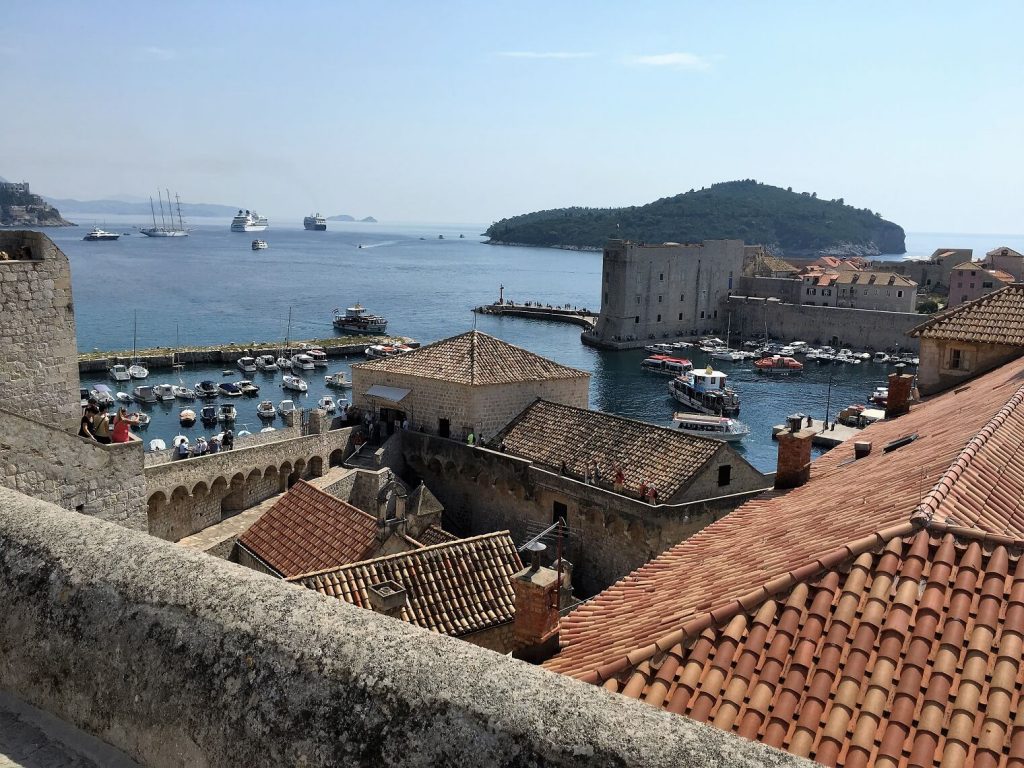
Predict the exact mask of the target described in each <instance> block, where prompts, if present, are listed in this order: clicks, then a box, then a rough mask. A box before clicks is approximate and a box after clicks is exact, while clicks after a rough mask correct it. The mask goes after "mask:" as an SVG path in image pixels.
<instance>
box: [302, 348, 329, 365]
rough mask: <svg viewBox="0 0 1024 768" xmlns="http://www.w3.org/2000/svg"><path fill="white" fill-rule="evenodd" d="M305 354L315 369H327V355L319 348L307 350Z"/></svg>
mask: <svg viewBox="0 0 1024 768" xmlns="http://www.w3.org/2000/svg"><path fill="white" fill-rule="evenodd" d="M306 354H307V355H308V356H309V357H310V358H311V359H312V360H313V365H315V366H316V367H317V368H326V367H327V353H326V352H324V351H323V350H322V349H320V348H319V347H313V348H311V349H307V350H306Z"/></svg>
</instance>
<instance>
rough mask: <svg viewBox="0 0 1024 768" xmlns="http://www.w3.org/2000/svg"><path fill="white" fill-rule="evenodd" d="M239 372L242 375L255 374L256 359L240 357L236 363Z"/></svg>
mask: <svg viewBox="0 0 1024 768" xmlns="http://www.w3.org/2000/svg"><path fill="white" fill-rule="evenodd" d="M236 365H237V366H238V370H240V371H242V373H255V372H256V358H254V357H240V358H238V362H237V363H236Z"/></svg>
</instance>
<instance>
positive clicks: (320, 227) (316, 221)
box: [302, 213, 327, 232]
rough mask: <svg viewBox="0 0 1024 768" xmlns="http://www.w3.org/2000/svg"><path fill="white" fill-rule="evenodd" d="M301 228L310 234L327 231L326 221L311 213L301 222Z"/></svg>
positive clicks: (317, 214)
mask: <svg viewBox="0 0 1024 768" xmlns="http://www.w3.org/2000/svg"><path fill="white" fill-rule="evenodd" d="M302 226H303V227H305V228H306V229H308V230H310V231H311V232H323V231H325V230H326V229H327V219H325V218H324V217H323V216H321V215H320V214H319V213H311V214H309V216H307V217H306V218H304V219H303V220H302Z"/></svg>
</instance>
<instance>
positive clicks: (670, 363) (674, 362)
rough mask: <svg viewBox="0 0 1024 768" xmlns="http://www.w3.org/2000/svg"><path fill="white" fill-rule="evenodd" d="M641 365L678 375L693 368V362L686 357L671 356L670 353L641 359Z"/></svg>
mask: <svg viewBox="0 0 1024 768" xmlns="http://www.w3.org/2000/svg"><path fill="white" fill-rule="evenodd" d="M640 367H641V368H644V369H645V370H648V371H654V372H656V373H668V374H671V375H673V376H678V375H679V374H681V373H686V372H687V371H692V370H693V363H691V362H690V361H689V360H687V359H686V358H685V357H671V356H669V355H651V356H650V357H648V358H645V359H644V360H641V361H640Z"/></svg>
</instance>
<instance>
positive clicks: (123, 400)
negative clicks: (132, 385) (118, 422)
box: [97, 384, 132, 405]
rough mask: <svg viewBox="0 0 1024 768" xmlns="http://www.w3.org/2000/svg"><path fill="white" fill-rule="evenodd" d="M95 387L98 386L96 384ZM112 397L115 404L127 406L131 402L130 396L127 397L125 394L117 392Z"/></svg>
mask: <svg viewBox="0 0 1024 768" xmlns="http://www.w3.org/2000/svg"><path fill="white" fill-rule="evenodd" d="M97 386H99V385H98V384H97ZM114 397H115V398H117V402H119V403H123V404H125V405H128V404H129V403H130V402H132V396H131V395H129V394H128V393H127V392H118V393H117V394H116V395H114Z"/></svg>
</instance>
